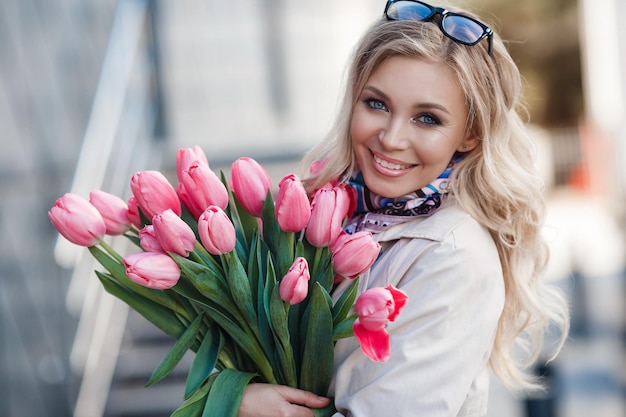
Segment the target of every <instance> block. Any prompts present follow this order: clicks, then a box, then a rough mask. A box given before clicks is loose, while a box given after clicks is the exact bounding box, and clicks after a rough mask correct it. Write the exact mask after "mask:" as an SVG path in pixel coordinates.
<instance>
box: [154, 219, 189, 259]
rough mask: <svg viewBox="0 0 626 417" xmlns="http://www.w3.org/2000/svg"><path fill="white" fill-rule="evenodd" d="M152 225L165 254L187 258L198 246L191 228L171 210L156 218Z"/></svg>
mask: <svg viewBox="0 0 626 417" xmlns="http://www.w3.org/2000/svg"><path fill="white" fill-rule="evenodd" d="M152 225H153V226H154V233H155V234H156V236H157V238H159V242H160V243H161V247H162V248H163V250H164V251H165V252H174V253H176V254H178V255H180V256H184V257H187V256H189V252H191V251H192V250H193V248H194V247H195V245H196V235H195V234H194V233H193V230H191V227H189V225H188V224H187V223H185V221H184V220H183V219H181V218H180V217H178V216H177V215H176V213H174V212H173V211H172V210H171V209H167V210H165V211H164V212H162V213H160V214H157V215H156V216H154V217H153V218H152Z"/></svg>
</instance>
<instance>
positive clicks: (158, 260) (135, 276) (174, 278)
mask: <svg viewBox="0 0 626 417" xmlns="http://www.w3.org/2000/svg"><path fill="white" fill-rule="evenodd" d="M124 266H125V267H126V275H127V276H128V278H130V279H131V280H132V281H134V282H136V283H137V284H139V285H143V286H144V287H148V288H154V289H157V290H165V289H168V288H172V287H173V286H174V285H176V283H177V282H178V279H179V278H180V268H179V267H178V265H177V264H176V262H174V260H173V259H172V258H170V257H169V256H167V255H166V254H164V253H159V252H141V253H134V254H132V255H127V256H125V257H124Z"/></svg>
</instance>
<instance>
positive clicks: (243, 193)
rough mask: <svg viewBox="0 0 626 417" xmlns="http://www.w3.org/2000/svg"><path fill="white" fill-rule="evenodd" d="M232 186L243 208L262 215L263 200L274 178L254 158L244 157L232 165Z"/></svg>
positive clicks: (256, 214)
mask: <svg viewBox="0 0 626 417" xmlns="http://www.w3.org/2000/svg"><path fill="white" fill-rule="evenodd" d="M230 186H231V188H232V190H233V192H234V193H235V195H236V196H237V199H238V200H239V202H240V203H241V205H242V206H243V208H244V209H245V210H246V211H247V212H248V213H250V214H252V215H253V216H256V217H260V216H261V213H262V212H263V202H264V201H265V199H266V198H267V193H268V191H269V190H271V189H272V180H271V178H270V176H269V174H268V173H267V171H265V169H264V168H263V167H262V166H261V165H259V163H258V162H256V161H255V160H254V159H252V158H247V157H242V158H239V159H237V160H236V161H235V162H233V164H232V166H231V177H230Z"/></svg>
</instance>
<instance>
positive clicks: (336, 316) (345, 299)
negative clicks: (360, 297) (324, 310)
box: [333, 278, 359, 324]
mask: <svg viewBox="0 0 626 417" xmlns="http://www.w3.org/2000/svg"><path fill="white" fill-rule="evenodd" d="M358 288H359V278H355V279H353V280H352V282H351V283H350V285H349V286H348V288H346V289H345V291H344V292H343V293H342V294H341V296H340V297H339V298H338V299H337V302H335V305H334V306H333V323H335V324H337V323H339V322H340V321H342V320H344V319H345V318H346V317H347V316H348V313H350V310H351V309H352V306H353V305H354V300H356V293H357V290H358Z"/></svg>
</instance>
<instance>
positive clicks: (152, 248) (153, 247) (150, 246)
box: [139, 224, 165, 253]
mask: <svg viewBox="0 0 626 417" xmlns="http://www.w3.org/2000/svg"><path fill="white" fill-rule="evenodd" d="M139 246H141V249H143V250H145V251H146V252H162V253H165V250H163V246H161V242H160V241H159V238H158V236H157V235H156V232H155V231H154V226H153V225H151V224H148V225H145V226H144V227H143V228H142V229H141V230H140V231H139Z"/></svg>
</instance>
